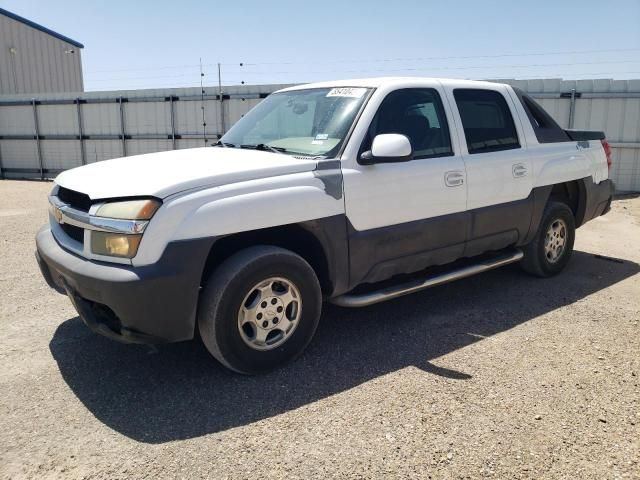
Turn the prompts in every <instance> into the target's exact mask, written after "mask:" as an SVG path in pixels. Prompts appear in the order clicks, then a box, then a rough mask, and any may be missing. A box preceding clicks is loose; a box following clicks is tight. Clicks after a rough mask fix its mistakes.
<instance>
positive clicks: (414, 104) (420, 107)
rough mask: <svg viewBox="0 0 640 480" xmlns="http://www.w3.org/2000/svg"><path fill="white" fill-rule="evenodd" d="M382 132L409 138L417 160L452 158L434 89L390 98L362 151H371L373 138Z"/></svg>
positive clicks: (412, 90)
mask: <svg viewBox="0 0 640 480" xmlns="http://www.w3.org/2000/svg"><path fill="white" fill-rule="evenodd" d="M383 133H399V134H402V135H406V137H407V138H408V139H409V142H410V143H411V147H412V149H413V158H414V159H420V158H432V157H444V156H449V155H453V150H452V149H451V137H450V136H449V127H448V124H447V119H446V116H445V113H444V108H443V106H442V101H441V100H440V95H439V94H438V92H437V91H435V90H434V89H432V88H404V89H400V90H395V91H393V92H391V93H390V94H389V95H387V96H386V97H385V99H384V100H383V101H382V104H381V105H380V108H379V109H378V112H377V113H376V115H375V117H374V118H373V121H372V122H371V125H370V126H369V130H368V132H367V136H366V138H365V140H364V142H363V145H362V148H361V152H364V151H366V150H369V149H370V148H371V142H372V141H373V138H374V137H375V136H376V135H380V134H383Z"/></svg>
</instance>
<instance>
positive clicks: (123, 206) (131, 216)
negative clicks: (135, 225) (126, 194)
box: [94, 199, 161, 220]
mask: <svg viewBox="0 0 640 480" xmlns="http://www.w3.org/2000/svg"><path fill="white" fill-rule="evenodd" d="M160 205H161V204H160V202H159V201H158V200H151V199H146V200H127V201H123V202H110V203H105V204H104V205H102V206H101V207H100V208H98V210H97V211H96V213H94V215H95V216H96V217H106V218H117V219H120V220H149V219H150V218H151V217H153V214H154V213H156V210H158V208H160Z"/></svg>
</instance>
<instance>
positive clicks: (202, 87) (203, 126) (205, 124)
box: [200, 58, 207, 147]
mask: <svg viewBox="0 0 640 480" xmlns="http://www.w3.org/2000/svg"><path fill="white" fill-rule="evenodd" d="M200 109H201V110H202V137H203V138H204V146H205V147H206V146H207V119H206V117H205V114H204V72H203V71H202V58H200Z"/></svg>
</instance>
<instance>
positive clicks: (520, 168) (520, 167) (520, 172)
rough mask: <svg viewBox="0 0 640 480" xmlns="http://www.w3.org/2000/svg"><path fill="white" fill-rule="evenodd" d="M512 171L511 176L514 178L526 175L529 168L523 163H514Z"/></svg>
mask: <svg viewBox="0 0 640 480" xmlns="http://www.w3.org/2000/svg"><path fill="white" fill-rule="evenodd" d="M512 172H513V176H514V177H515V178H518V177H524V176H526V175H527V173H529V170H528V169H527V166H526V165H525V164H524V163H516V164H515V165H514V166H513V170H512Z"/></svg>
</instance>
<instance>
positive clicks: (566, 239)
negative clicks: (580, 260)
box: [521, 201, 576, 277]
mask: <svg viewBox="0 0 640 480" xmlns="http://www.w3.org/2000/svg"><path fill="white" fill-rule="evenodd" d="M575 234H576V227H575V219H574V217H573V212H572V211H571V209H570V208H569V207H568V206H567V205H566V204H565V203H562V202H557V201H550V202H549V203H548V204H547V206H546V207H545V211H544V214H543V216H542V220H541V222H540V226H539V227H538V232H537V233H536V236H535V237H534V238H533V240H532V241H531V242H530V243H529V244H528V245H526V246H525V247H524V258H523V259H522V262H521V265H522V268H523V269H524V270H525V271H526V272H528V273H531V274H533V275H536V276H538V277H550V276H553V275H556V274H558V273H560V272H561V271H562V270H563V269H564V267H565V266H566V265H567V263H568V262H569V260H570V259H571V253H572V252H573V242H574V240H575Z"/></svg>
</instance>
